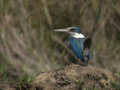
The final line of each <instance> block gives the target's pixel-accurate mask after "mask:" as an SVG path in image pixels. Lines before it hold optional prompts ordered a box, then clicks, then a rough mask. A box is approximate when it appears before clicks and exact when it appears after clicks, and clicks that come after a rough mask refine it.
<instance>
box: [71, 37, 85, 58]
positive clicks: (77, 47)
mask: <svg viewBox="0 0 120 90" xmlns="http://www.w3.org/2000/svg"><path fill="white" fill-rule="evenodd" d="M84 41H85V38H81V39H77V38H73V37H70V46H71V48H72V51H73V52H74V54H75V55H76V57H77V58H80V60H83V49H84Z"/></svg>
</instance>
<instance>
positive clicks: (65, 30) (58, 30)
mask: <svg viewBox="0 0 120 90" xmlns="http://www.w3.org/2000/svg"><path fill="white" fill-rule="evenodd" d="M54 31H55V32H69V29H55V30H54Z"/></svg>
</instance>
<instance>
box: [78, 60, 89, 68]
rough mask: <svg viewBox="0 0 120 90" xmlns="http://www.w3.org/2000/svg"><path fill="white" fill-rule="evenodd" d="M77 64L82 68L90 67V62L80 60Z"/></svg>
mask: <svg viewBox="0 0 120 90" xmlns="http://www.w3.org/2000/svg"><path fill="white" fill-rule="evenodd" d="M77 64H80V65H82V66H88V61H82V60H80V59H78V60H77Z"/></svg>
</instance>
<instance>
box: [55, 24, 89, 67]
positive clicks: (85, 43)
mask: <svg viewBox="0 0 120 90" xmlns="http://www.w3.org/2000/svg"><path fill="white" fill-rule="evenodd" d="M54 31H55V32H65V33H68V34H69V45H70V47H71V49H72V52H73V53H74V55H75V56H76V58H77V62H78V63H79V64H81V65H84V66H86V65H88V62H89V60H90V57H91V51H90V47H91V38H89V37H85V35H83V34H82V32H81V29H80V28H79V27H77V26H72V27H67V28H64V29H55V30H54Z"/></svg>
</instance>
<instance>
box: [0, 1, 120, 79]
mask: <svg viewBox="0 0 120 90" xmlns="http://www.w3.org/2000/svg"><path fill="white" fill-rule="evenodd" d="M119 4H120V1H118V0H100V1H99V0H77V1H75V0H34V1H33V0H0V59H1V63H0V73H1V74H0V75H2V74H3V73H5V72H9V73H10V74H11V73H12V74H14V75H12V76H15V75H21V76H24V74H25V73H27V74H28V75H32V76H35V75H37V74H39V73H41V72H45V71H50V70H53V69H59V68H62V67H63V66H64V65H67V64H70V63H72V61H74V59H75V57H74V55H73V54H72V53H71V50H70V49H69V47H68V43H69V42H68V39H69V37H68V36H67V35H66V34H58V33H54V32H53V29H55V28H65V27H68V26H79V27H80V28H81V29H82V32H83V33H84V34H85V35H86V36H90V37H91V38H92V39H93V45H92V59H91V62H90V64H91V65H94V66H97V67H102V68H107V69H109V70H111V71H114V72H120V65H119V63H120V46H119V45H120V35H119V34H120V5H119ZM26 81H29V79H26Z"/></svg>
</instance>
